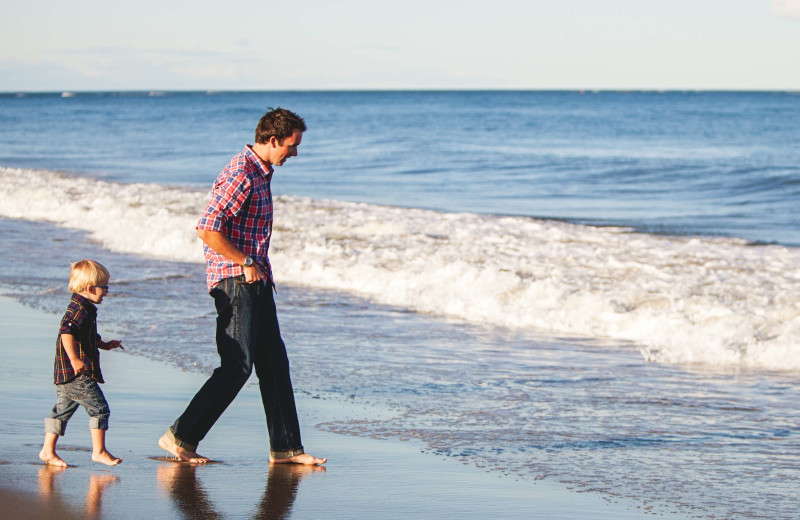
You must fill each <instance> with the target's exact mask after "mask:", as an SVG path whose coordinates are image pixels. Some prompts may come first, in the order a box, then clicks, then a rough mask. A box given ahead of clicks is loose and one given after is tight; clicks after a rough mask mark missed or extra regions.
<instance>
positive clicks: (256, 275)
mask: <svg viewBox="0 0 800 520" xmlns="http://www.w3.org/2000/svg"><path fill="white" fill-rule="evenodd" d="M243 269H244V281H245V282H247V283H257V282H261V281H263V280H266V279H267V277H266V276H265V275H264V272H263V271H261V269H260V268H259V267H258V266H257V265H252V266H251V267H243Z"/></svg>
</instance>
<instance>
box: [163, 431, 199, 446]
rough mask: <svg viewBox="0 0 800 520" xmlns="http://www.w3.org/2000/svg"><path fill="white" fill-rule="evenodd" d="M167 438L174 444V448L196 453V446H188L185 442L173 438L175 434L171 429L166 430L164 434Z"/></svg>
mask: <svg viewBox="0 0 800 520" xmlns="http://www.w3.org/2000/svg"><path fill="white" fill-rule="evenodd" d="M165 435H166V436H167V438H168V439H169V440H171V441H172V442H174V443H175V446H177V447H179V448H183V449H184V450H189V451H194V452H197V444H189V443H188V442H186V441H182V440H180V439H179V438H177V437H176V436H175V432H173V431H172V428H171V427H170V428H168V429H167V433H165Z"/></svg>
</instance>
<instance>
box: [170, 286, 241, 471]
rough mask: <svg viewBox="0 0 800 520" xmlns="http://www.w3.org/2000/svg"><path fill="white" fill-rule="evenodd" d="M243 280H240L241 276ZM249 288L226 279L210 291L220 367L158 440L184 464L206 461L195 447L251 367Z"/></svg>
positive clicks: (235, 393) (231, 398) (239, 386)
mask: <svg viewBox="0 0 800 520" xmlns="http://www.w3.org/2000/svg"><path fill="white" fill-rule="evenodd" d="M242 278H243V277H242ZM252 289H253V288H252V286H250V285H248V284H242V283H240V280H237V279H235V278H226V279H224V280H222V281H221V282H219V283H218V284H217V286H216V287H215V288H214V289H213V290H212V291H211V296H212V297H213V298H214V305H215V306H216V309H217V352H218V353H219V356H220V366H219V367H218V368H216V369H215V370H214V373H213V374H212V375H211V377H210V378H209V379H208V380H207V381H206V382H205V384H204V385H203V386H202V387H201V388H200V390H199V391H198V392H197V394H196V395H195V396H194V398H193V399H192V401H191V402H190V403H189V406H187V408H186V410H185V411H184V412H183V414H182V415H181V416H180V417H179V418H178V419H177V420H176V421H175V423H174V424H173V425H172V427H170V429H169V430H167V432H166V433H165V434H164V435H163V436H162V437H161V439H159V442H158V444H159V446H160V447H161V448H162V449H164V450H166V451H168V452H170V453H171V454H172V455H174V456H175V457H177V458H179V459H181V460H184V461H188V462H200V463H202V462H208V459H207V458H206V457H202V456H200V455H198V454H197V445H198V444H199V443H200V441H202V440H203V438H205V436H206V434H207V433H208V431H209V430H210V429H211V427H212V426H213V425H214V424H215V423H216V422H217V420H218V419H219V417H220V416H221V415H222V413H223V412H224V411H225V410H226V409H227V408H228V406H229V405H230V404H231V402H233V399H234V398H235V397H236V395H237V394H238V393H239V390H241V388H242V387H243V386H244V384H245V383H246V382H247V379H248V378H249V377H250V372H251V371H252V367H253V355H252V343H253V342H252V341H251V339H252V337H253V335H254V333H255V330H254V328H255V323H254V320H253V312H252V308H253V298H252V292H253V291H252Z"/></svg>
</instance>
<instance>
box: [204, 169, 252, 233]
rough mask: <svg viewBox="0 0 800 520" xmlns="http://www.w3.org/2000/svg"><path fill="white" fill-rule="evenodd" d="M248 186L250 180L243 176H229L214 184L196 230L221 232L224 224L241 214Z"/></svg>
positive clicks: (247, 195) (248, 189) (248, 191)
mask: <svg viewBox="0 0 800 520" xmlns="http://www.w3.org/2000/svg"><path fill="white" fill-rule="evenodd" d="M250 185H251V183H250V180H249V179H248V178H247V176H245V175H243V174H238V175H229V176H227V177H225V178H223V179H221V180H220V181H218V182H216V183H215V184H214V188H213V189H212V190H211V200H210V201H209V203H208V206H207V207H206V210H205V212H204V213H203V216H202V217H200V221H199V222H198V223H197V229H202V230H205V231H223V230H224V229H225V224H226V223H227V222H228V221H229V220H230V219H231V218H233V217H235V216H237V215H239V214H240V213H241V211H242V208H243V207H244V204H245V202H247V198H248V197H249V195H250Z"/></svg>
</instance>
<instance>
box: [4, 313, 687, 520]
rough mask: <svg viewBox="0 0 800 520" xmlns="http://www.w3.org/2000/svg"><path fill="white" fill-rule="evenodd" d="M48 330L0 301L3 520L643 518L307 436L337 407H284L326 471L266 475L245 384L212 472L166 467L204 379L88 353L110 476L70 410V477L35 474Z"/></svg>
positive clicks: (467, 470)
mask: <svg viewBox="0 0 800 520" xmlns="http://www.w3.org/2000/svg"><path fill="white" fill-rule="evenodd" d="M59 319H60V316H54V315H49V314H44V313H41V312H37V311H35V310H32V309H30V308H27V307H24V306H22V305H21V304H19V303H17V302H16V301H14V300H11V299H9V298H0V327H1V328H2V330H3V331H4V334H3V336H4V338H3V341H2V342H1V343H0V352H2V358H3V359H4V363H2V364H0V385H2V388H3V394H4V397H5V398H4V399H3V405H2V410H3V421H2V422H0V462H1V463H0V503H2V504H3V505H2V514H0V516H1V517H2V518H4V519H6V518H7V519H23V518H24V519H34V518H61V519H63V518H111V519H129V518H130V519H141V518H159V519H162V518H163V519H170V518H191V519H217V518H293V519H305V518H320V517H330V518H348V519H375V518H397V519H412V518H413V519H419V518H459V519H464V518H466V519H472V518H475V519H477V518H481V519H484V518H519V519H523V518H525V519H530V518H543V519H544V518H546V519H564V520H572V519H574V520H578V519H581V520H584V519H586V518H598V519H606V518H607V519H615V520H617V519H627V518H652V517H653V516H656V515H653V514H651V513H649V512H648V511H647V509H646V506H640V505H637V504H634V503H632V502H629V501H626V500H622V499H620V500H611V499H609V498H608V497H605V496H601V495H598V494H593V493H576V492H573V491H570V490H569V489H566V488H565V487H564V486H562V485H560V484H558V483H555V482H548V481H538V482H534V481H531V480H523V479H515V478H513V477H509V476H503V475H498V474H497V473H493V472H487V471H484V470H481V469H479V468H475V467H472V466H468V465H463V464H462V463H460V462H458V461H456V460H453V459H443V458H441V457H437V456H435V455H431V454H425V453H421V448H422V446H419V445H416V444H414V442H392V441H383V440H375V439H365V438H360V437H353V436H347V435H336V434H333V433H329V432H324V431H320V430H318V429H316V428H315V427H314V424H318V423H320V422H324V421H327V420H331V419H336V418H341V417H343V416H345V415H346V414H347V410H346V409H345V408H344V407H345V406H347V405H344V404H342V403H339V402H333V401H331V400H325V399H314V398H311V397H307V396H304V395H302V392H299V393H298V395H297V399H298V401H297V404H298V410H299V413H300V421H301V426H302V431H303V443H304V445H305V447H306V449H307V450H308V451H309V452H310V453H312V454H314V455H316V456H321V457H328V458H329V462H328V464H326V465H325V466H324V467H300V466H281V465H278V466H270V465H269V464H268V462H267V456H268V448H267V446H266V427H265V422H264V415H263V410H262V408H261V404H260V398H259V395H258V390H257V386H256V385H255V384H254V382H255V379H252V380H251V381H250V382H249V384H248V385H247V386H246V387H245V388H244V389H243V390H242V392H241V393H240V394H239V397H238V398H237V400H236V401H235V402H234V403H233V405H232V406H231V407H230V408H229V409H228V410H227V411H226V413H225V415H223V417H222V419H220V421H219V422H218V423H217V425H216V426H215V427H214V429H212V431H211V433H210V434H209V436H208V437H207V438H206V440H205V441H204V442H203V443H202V444H201V446H200V453H202V454H203V455H206V456H209V457H212V458H215V459H219V462H218V463H215V464H209V465H204V466H196V465H190V464H185V463H176V462H172V461H169V460H167V459H166V458H165V455H166V453H165V452H163V451H161V450H160V449H159V448H158V446H157V444H156V442H157V440H158V438H159V437H160V435H161V434H162V433H163V432H164V431H165V429H166V428H167V427H168V426H169V425H170V424H171V423H172V421H173V420H174V419H175V417H177V415H179V414H180V412H182V411H183V408H184V407H185V405H186V404H187V403H188V401H189V399H190V398H191V397H192V395H193V394H194V392H195V391H196V390H197V389H198V388H199V387H200V385H201V384H202V383H203V381H205V378H206V376H205V375H204V374H198V373H188V372H183V371H181V370H179V369H177V368H174V367H171V366H168V365H166V364H164V363H162V362H159V361H154V360H151V359H147V358H144V357H140V356H134V355H131V354H128V353H125V352H119V351H113V352H103V353H102V365H103V374H104V376H105V378H106V380H107V383H106V384H105V385H103V391H104V392H105V394H106V398H107V399H108V401H109V404H110V406H111V423H110V424H111V426H110V430H109V432H108V437H107V444H108V448H109V451H110V452H111V453H113V454H114V455H116V456H118V457H122V458H123V459H124V462H123V463H122V464H120V465H119V466H115V467H107V466H103V465H101V464H97V463H93V462H92V461H91V458H90V456H91V441H90V438H89V431H88V419H87V415H86V413H85V412H84V411H83V410H78V411H77V412H76V414H75V415H74V416H73V418H72V420H71V421H70V423H69V426H68V429H67V433H66V435H65V436H64V437H63V438H61V439H60V440H59V454H60V456H61V457H62V458H63V459H64V460H65V461H66V462H67V463H68V464H70V467H69V468H64V469H61V468H54V467H51V466H46V465H45V464H43V463H41V461H39V459H38V457H37V455H38V452H39V449H40V447H41V442H42V439H43V435H44V434H43V422H44V420H43V419H44V417H45V415H46V414H47V413H48V411H49V409H50V408H51V407H52V405H53V404H54V402H55V390H54V388H53V385H52V363H53V349H54V342H55V332H56V330H57V326H58V321H59ZM101 319H102V317H101ZM102 328H103V327H102V323H101V329H102ZM166 334H167V337H165V341H168V340H169V338H168V332H167V333H166ZM106 339H112V338H106ZM122 339H123V341H124V338H122ZM296 390H297V389H296ZM657 516H658V517H659V518H673V517H670V516H668V515H667V516H665V515H662V514H659V515H657ZM674 518H682V517H674Z"/></svg>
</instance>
